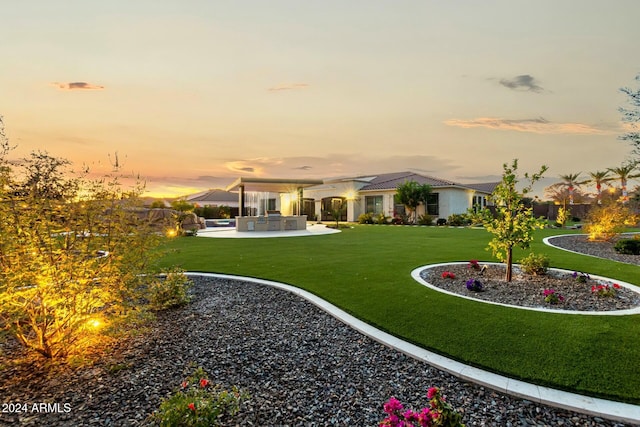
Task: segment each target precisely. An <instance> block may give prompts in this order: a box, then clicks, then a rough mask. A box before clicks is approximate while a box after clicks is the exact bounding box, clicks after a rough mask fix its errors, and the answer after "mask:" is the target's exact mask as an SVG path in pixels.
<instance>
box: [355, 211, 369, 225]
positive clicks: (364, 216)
mask: <svg viewBox="0 0 640 427" xmlns="http://www.w3.org/2000/svg"><path fill="white" fill-rule="evenodd" d="M358 224H373V214H372V213H371V212H367V213H363V214H361V215H360V216H358Z"/></svg>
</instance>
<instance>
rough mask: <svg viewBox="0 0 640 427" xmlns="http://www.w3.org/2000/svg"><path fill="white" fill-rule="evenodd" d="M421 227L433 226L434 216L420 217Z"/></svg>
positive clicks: (423, 215)
mask: <svg viewBox="0 0 640 427" xmlns="http://www.w3.org/2000/svg"><path fill="white" fill-rule="evenodd" d="M418 224H419V225H433V216H431V215H427V214H422V215H420V216H419V217H418Z"/></svg>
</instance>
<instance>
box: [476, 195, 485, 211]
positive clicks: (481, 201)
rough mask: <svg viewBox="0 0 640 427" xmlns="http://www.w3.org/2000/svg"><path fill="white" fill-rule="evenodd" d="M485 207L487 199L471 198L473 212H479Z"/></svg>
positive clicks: (480, 197)
mask: <svg viewBox="0 0 640 427" xmlns="http://www.w3.org/2000/svg"><path fill="white" fill-rule="evenodd" d="M486 207H487V198H486V197H485V196H473V211H474V212H480V211H481V210H482V209H483V208H486Z"/></svg>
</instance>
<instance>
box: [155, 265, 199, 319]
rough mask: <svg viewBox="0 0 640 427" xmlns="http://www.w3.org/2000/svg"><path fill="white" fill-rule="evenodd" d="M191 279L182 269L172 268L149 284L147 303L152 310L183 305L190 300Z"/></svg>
mask: <svg viewBox="0 0 640 427" xmlns="http://www.w3.org/2000/svg"><path fill="white" fill-rule="evenodd" d="M191 286H192V282H191V280H190V279H189V278H188V277H187V276H186V275H185V274H184V271H182V270H180V269H178V268H174V269H172V270H170V271H168V272H166V274H165V275H164V276H163V277H159V278H157V279H156V280H155V281H153V282H152V283H151V284H150V285H149V304H150V305H151V308H152V309H153V310H164V309H167V308H171V307H178V306H180V305H184V304H186V303H188V302H189V301H190V300H191V297H190V296H189V288H191Z"/></svg>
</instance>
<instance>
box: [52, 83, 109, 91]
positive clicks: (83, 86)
mask: <svg viewBox="0 0 640 427" xmlns="http://www.w3.org/2000/svg"><path fill="white" fill-rule="evenodd" d="M52 85H54V86H56V87H57V88H58V89H62V90H103V89H104V86H99V85H94V84H91V83H87V82H71V83H57V82H55V83H52Z"/></svg>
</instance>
